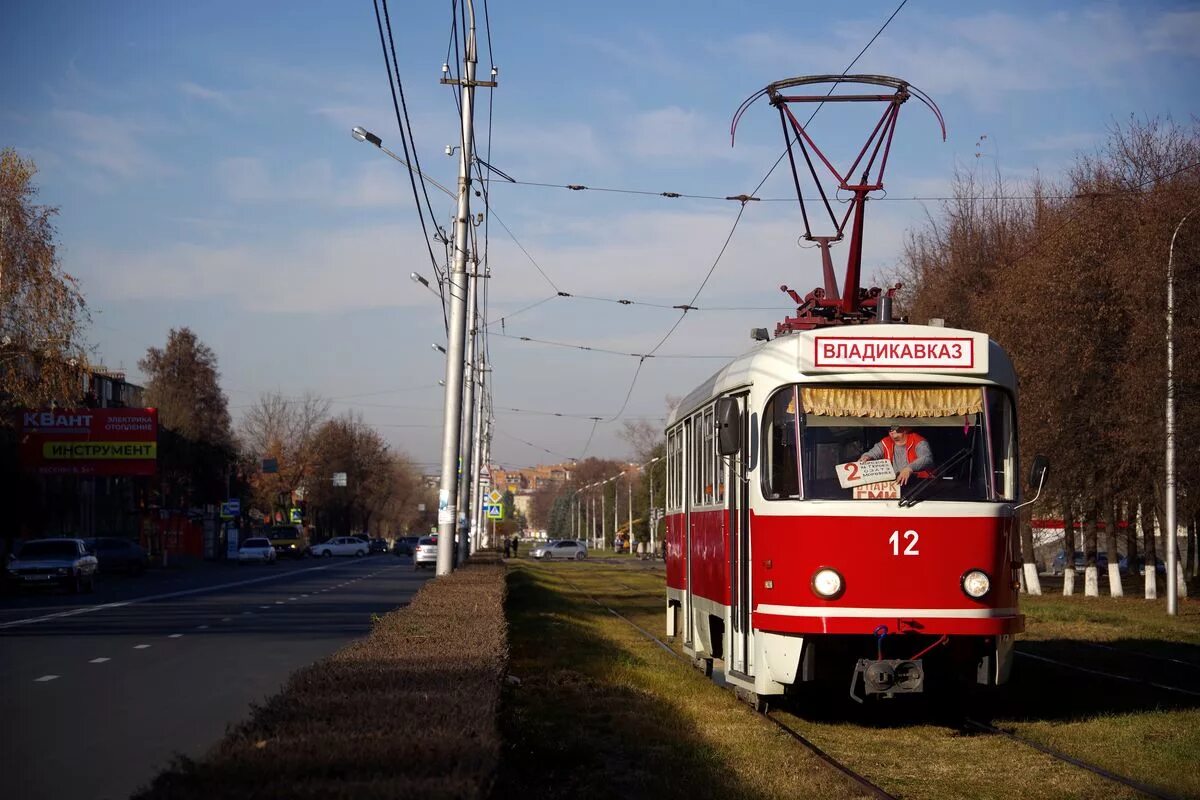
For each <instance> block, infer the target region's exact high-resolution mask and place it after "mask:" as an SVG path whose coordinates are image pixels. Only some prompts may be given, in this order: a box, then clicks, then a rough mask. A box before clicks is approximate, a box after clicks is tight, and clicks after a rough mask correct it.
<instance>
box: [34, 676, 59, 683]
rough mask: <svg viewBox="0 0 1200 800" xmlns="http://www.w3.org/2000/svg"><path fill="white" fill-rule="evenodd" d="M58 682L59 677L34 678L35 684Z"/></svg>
mask: <svg viewBox="0 0 1200 800" xmlns="http://www.w3.org/2000/svg"><path fill="white" fill-rule="evenodd" d="M56 680H58V676H57V675H43V676H42V677H40V678H34V679H33V682H34V683H49V682H50V681H56Z"/></svg>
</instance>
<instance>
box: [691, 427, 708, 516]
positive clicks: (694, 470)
mask: <svg viewBox="0 0 1200 800" xmlns="http://www.w3.org/2000/svg"><path fill="white" fill-rule="evenodd" d="M703 421H704V417H703V415H700V414H697V415H696V416H695V417H692V429H691V435H690V436H688V439H687V459H688V473H689V474H690V476H691V480H692V486H691V488H692V492H691V494H692V505H693V506H698V505H703V503H704V456H703V451H704V432H703V431H702V430H701V428H702V427H703V426H702V425H701V423H702V422H703Z"/></svg>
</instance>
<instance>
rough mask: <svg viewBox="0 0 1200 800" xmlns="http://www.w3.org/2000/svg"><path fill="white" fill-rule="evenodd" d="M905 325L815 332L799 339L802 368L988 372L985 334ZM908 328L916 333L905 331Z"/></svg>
mask: <svg viewBox="0 0 1200 800" xmlns="http://www.w3.org/2000/svg"><path fill="white" fill-rule="evenodd" d="M870 327H874V326H870ZM887 327H893V326H887ZM894 327H896V328H899V327H902V326H894ZM903 327H905V328H907V330H906V331H903V332H901V331H888V332H887V333H886V334H876V333H874V332H871V331H866V332H860V331H853V332H838V333H836V334H835V333H824V332H817V333H814V334H813V335H812V336H810V337H805V340H804V341H803V342H802V343H801V346H800V370H801V372H805V373H810V372H858V371H864V372H873V371H897V372H934V373H952V374H986V373H987V371H988V364H987V361H988V358H987V356H988V340H987V336H986V335H985V334H982V333H975V332H972V331H951V330H947V331H946V333H945V334H940V335H929V334H928V331H929V329H928V328H923V327H918V326H903ZM914 329H915V330H914ZM917 331H920V333H917ZM909 332H912V333H914V334H916V335H907V334H908V333H909ZM922 334H924V335H922Z"/></svg>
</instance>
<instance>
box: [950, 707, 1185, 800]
mask: <svg viewBox="0 0 1200 800" xmlns="http://www.w3.org/2000/svg"><path fill="white" fill-rule="evenodd" d="M964 722H965V723H966V724H967V725H969V726H970V727H972V728H978V729H979V730H981V731H986V732H987V733H992V734H999V735H1000V736H1004V737H1005V738H1007V739H1011V740H1012V741H1014V742H1018V743H1020V744H1023V745H1025V746H1026V747H1031V748H1033V749H1034V750H1037V751H1038V752H1040V753H1044V754H1046V755H1048V756H1050V757H1051V758H1053V759H1056V760H1058V761H1062V762H1065V763H1067V764H1071V765H1072V766H1075V767H1079V768H1080V769H1082V770H1087V771H1088V772H1090V773H1092V774H1093V775H1097V776H1099V777H1101V778H1104V779H1105V780H1107V781H1111V782H1113V783H1119V784H1121V785H1123V786H1128V787H1129V788H1130V789H1133V790H1134V791H1136V792H1140V793H1142V794H1144V795H1147V796H1149V797H1155V798H1158V800H1181V798H1180V796H1179V795H1174V794H1168V793H1167V792H1165V791H1163V790H1162V789H1159V788H1157V787H1154V786H1150V785H1149V784H1145V783H1142V782H1141V781H1135V780H1133V779H1132V778H1126V777H1124V776H1122V775H1118V774H1116V773H1115V772H1109V771H1108V770H1106V769H1105V768H1104V767H1098V766H1096V765H1095V764H1091V763H1088V762H1087V761H1083V760H1082V759H1078V758H1075V757H1074V756H1069V755H1067V754H1066V753H1063V752H1060V751H1058V750H1055V749H1054V748H1053V747H1047V746H1046V745H1044V744H1042V743H1041V742H1035V741H1033V740H1032V739H1026V738H1025V737H1024V736H1019V735H1017V734H1015V733H1013V732H1012V731H1006V730H1004V729H1002V728H997V727H995V726H994V725H988V724H987V723H986V722H979V721H978V720H973V719H971V718H969V717H967V718H965V719H964Z"/></svg>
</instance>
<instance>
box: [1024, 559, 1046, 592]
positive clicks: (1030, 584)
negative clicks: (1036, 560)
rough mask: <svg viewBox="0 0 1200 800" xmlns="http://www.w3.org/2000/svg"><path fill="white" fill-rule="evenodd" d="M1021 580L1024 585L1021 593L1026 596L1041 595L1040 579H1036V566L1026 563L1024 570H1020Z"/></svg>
mask: <svg viewBox="0 0 1200 800" xmlns="http://www.w3.org/2000/svg"><path fill="white" fill-rule="evenodd" d="M1021 578H1022V580H1023V581H1024V583H1025V585H1024V586H1023V587H1021V589H1022V591H1024V592H1026V593H1028V594H1041V593H1042V579H1041V578H1040V577H1038V571H1037V564H1030V563H1029V562H1026V563H1025V569H1023V570H1021Z"/></svg>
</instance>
